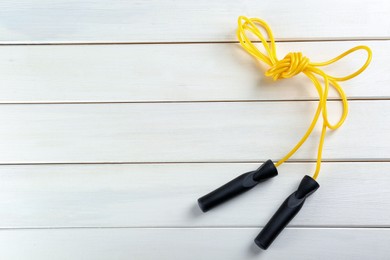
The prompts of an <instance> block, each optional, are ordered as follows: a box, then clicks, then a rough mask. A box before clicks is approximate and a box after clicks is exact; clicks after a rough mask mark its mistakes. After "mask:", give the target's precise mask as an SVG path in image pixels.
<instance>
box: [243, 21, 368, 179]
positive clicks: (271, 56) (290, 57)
mask: <svg viewBox="0 0 390 260" xmlns="http://www.w3.org/2000/svg"><path fill="white" fill-rule="evenodd" d="M261 30H263V31H265V32H266V36H264V34H263V33H262V31H261ZM247 32H249V33H250V34H252V36H255V37H256V38H257V39H258V41H260V43H261V45H262V47H263V49H264V50H265V52H263V51H260V50H259V49H258V48H257V47H256V45H255V44H254V43H253V42H252V41H251V39H250V38H249V37H248V35H247ZM237 38H238V40H239V41H240V44H241V46H242V47H243V48H244V49H245V50H246V51H247V52H248V53H249V54H250V55H252V56H253V57H254V58H255V59H257V60H260V61H262V62H264V63H266V64H268V65H269V69H268V70H267V71H266V72H265V75H266V76H268V77H272V78H273V79H274V80H278V79H287V78H291V77H294V76H295V75H297V74H299V73H303V74H305V75H306V76H307V77H308V78H309V79H310V80H311V81H312V83H313V85H314V87H315V88H316V90H317V93H318V96H319V102H318V107H317V110H316V112H315V115H314V117H313V120H312V122H311V124H310V126H309V128H308V129H307V131H306V133H305V134H304V135H303V137H302V138H301V139H300V141H299V142H298V143H297V144H296V145H295V146H294V147H293V149H291V151H290V152H289V153H287V154H286V155H285V156H284V157H283V158H282V159H281V160H279V161H278V162H277V163H276V166H279V165H281V164H282V163H283V162H285V161H286V160H288V159H289V158H290V157H291V156H292V155H293V154H294V153H295V152H296V151H297V150H298V149H299V148H300V147H301V146H302V144H303V143H304V142H305V141H306V140H307V138H308V137H309V136H310V134H311V133H312V131H313V129H314V128H315V126H316V124H317V121H318V119H319V117H320V116H321V115H322V119H323V123H322V130H321V136H320V141H319V145H318V152H317V164H316V170H315V173H314V176H313V178H314V179H316V178H317V177H318V174H319V171H320V168H321V158H322V149H323V145H324V140H325V135H326V131H327V129H330V130H336V129H337V128H339V127H340V126H341V125H342V124H343V123H344V121H345V119H346V118H347V115H348V100H347V96H346V94H345V92H344V90H343V88H342V87H341V86H340V84H339V83H338V82H340V81H346V80H349V79H352V78H354V77H356V76H357V75H359V74H360V73H362V72H363V71H364V70H365V69H366V68H367V67H368V65H369V64H370V62H371V58H372V51H371V49H370V48H369V47H367V46H363V45H361V46H356V47H353V48H351V49H349V50H347V51H346V52H343V53H342V54H340V55H338V56H337V57H335V58H333V59H330V60H328V61H324V62H311V61H310V60H309V59H308V58H307V57H305V56H303V55H302V53H301V52H290V53H288V54H287V55H286V56H285V57H284V58H283V59H281V60H279V59H278V57H277V55H276V44H275V39H274V36H273V33H272V30H271V28H270V27H269V26H268V24H267V23H266V22H265V21H263V20H261V19H258V18H247V17H245V16H240V17H239V18H238V29H237ZM267 39H268V41H267ZM359 50H364V51H366V52H367V59H366V61H365V63H364V64H363V66H361V67H360V68H359V69H358V70H356V71H355V72H353V73H351V74H349V75H346V76H343V77H334V76H331V75H329V74H327V73H325V72H324V71H323V70H322V69H320V68H319V67H322V66H327V65H330V64H333V63H335V62H337V61H339V60H340V59H342V58H344V57H346V56H348V55H349V54H351V53H353V52H355V51H359ZM320 80H321V81H323V83H324V84H323V85H322V84H321V82H320ZM329 87H332V88H333V89H335V90H336V93H337V94H338V95H339V97H340V99H341V103H342V106H343V112H342V114H341V116H340V119H339V121H337V122H336V123H335V124H331V123H330V122H329V119H328V111H327V102H328V93H329Z"/></svg>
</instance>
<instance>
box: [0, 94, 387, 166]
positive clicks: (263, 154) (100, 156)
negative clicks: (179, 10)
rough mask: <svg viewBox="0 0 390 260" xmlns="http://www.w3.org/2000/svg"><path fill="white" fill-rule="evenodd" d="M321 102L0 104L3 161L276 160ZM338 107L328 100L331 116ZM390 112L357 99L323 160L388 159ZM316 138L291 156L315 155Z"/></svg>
mask: <svg viewBox="0 0 390 260" xmlns="http://www.w3.org/2000/svg"><path fill="white" fill-rule="evenodd" d="M316 103H317V102H307V101H305V102H249V103H248V102H244V103H241V102H233V103H231V102H228V103H223V102H221V103H173V104H170V103H165V104H161V103H157V104H75V105H74V104H73V105H69V104H67V105H63V104H62V105H58V104H57V105H52V104H49V105H42V104H40V105H1V106H0V118H1V119H2V127H1V128H0V136H1V137H2V138H1V139H0V154H2V156H1V160H0V163H2V164H4V163H58V162H65V163H69V162H70V163H80V162H81V163H82V162H199V161H201V162H215V161H220V162H229V161H241V162H248V161H259V160H266V159H270V158H271V159H274V160H276V159H278V158H281V157H282V156H284V154H286V153H287V152H288V151H289V150H290V149H291V148H292V147H293V146H294V145H295V144H296V142H297V141H298V140H299V138H300V136H301V135H303V133H304V132H305V131H306V129H307V127H308V125H309V123H310V120H311V117H312V116H313V114H314V110H315V108H316ZM340 109H341V108H340V105H339V102H336V101H333V102H330V104H329V114H330V115H334V114H337V113H338V112H340ZM389 111H390V102H387V101H351V102H350V115H349V118H348V120H347V122H346V124H345V125H344V126H343V127H342V128H341V129H339V130H338V131H337V133H330V134H329V135H328V136H327V139H326V145H325V147H324V154H323V158H324V159H325V160H354V161H356V160H388V159H389V158H390V154H389V151H390V147H389V145H390V142H389V136H388V133H389V131H390V124H389V121H388V120H384V119H385V118H387V117H388V114H389ZM332 118H333V117H332ZM333 120H334V118H333ZM318 135H319V129H317V130H315V131H314V133H313V134H312V137H310V138H309V139H308V140H307V143H306V144H305V145H304V147H302V149H301V150H299V151H298V152H297V154H296V155H295V156H294V158H293V159H301V160H313V159H315V158H316V150H317V145H318ZM363 137H364V138H363Z"/></svg>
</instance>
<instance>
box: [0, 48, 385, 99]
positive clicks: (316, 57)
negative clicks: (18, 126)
mask: <svg viewBox="0 0 390 260" xmlns="http://www.w3.org/2000/svg"><path fill="white" fill-rule="evenodd" d="M361 44H366V45H369V46H370V47H371V48H372V49H373V52H374V58H373V62H372V63H371V65H370V67H369V68H368V69H367V70H366V71H365V72H364V73H363V74H362V75H360V76H359V77H357V78H355V79H353V80H350V81H347V82H342V86H343V87H344V89H345V91H346V93H347V95H348V96H349V97H350V98H389V97H390V88H388V87H387V86H388V85H390V75H389V73H387V71H389V70H390V65H389V62H388V60H389V59H390V51H389V46H390V45H389V42H388V41H368V42H349V41H348V42H299V43H291V42H289V43H278V53H279V56H280V57H283V56H284V55H285V54H287V53H288V52H289V51H302V52H303V53H304V54H305V55H307V57H309V58H311V59H312V60H313V61H320V60H328V59H330V58H331V57H334V56H336V55H338V54H339V53H341V52H343V51H345V50H347V49H349V48H351V47H352V46H356V45H361ZM319 49H320V50H321V52H318V50H319ZM0 57H1V59H0V71H1V73H0V82H2V84H1V85H0V92H1V96H0V102H85V101H88V102H100V101H104V102H113V101H114V102H118V101H119V102H121V101H127V102H128V101H130V102H132V101H204V100H211V101H213V100H291V99H309V98H316V97H317V93H316V90H315V88H314V87H313V86H312V83H311V81H310V80H309V79H307V78H305V77H304V76H297V77H295V78H293V79H289V80H280V81H277V82H274V81H273V80H271V79H268V78H266V77H265V76H264V72H265V67H259V66H257V64H256V63H255V62H254V60H253V59H252V57H250V56H249V55H248V54H247V53H245V52H244V51H243V50H242V48H241V47H240V46H239V45H238V44H184V45H183V44H173V45H171V44H162V45H160V44H156V45H155V44H152V45H92V46H91V45H71V46H47V45H46V46H1V47H0ZM365 58H366V57H365V53H363V52H362V53H356V54H354V55H352V56H351V57H348V58H347V59H346V60H345V61H342V62H340V63H339V64H335V65H332V66H331V67H329V68H328V70H327V71H329V73H330V74H331V75H342V74H347V73H350V72H352V71H353V70H356V69H357V68H358V67H359V66H361V64H362V63H363V61H364V60H365ZM330 96H331V97H337V95H335V94H334V93H330Z"/></svg>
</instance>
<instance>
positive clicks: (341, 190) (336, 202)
mask: <svg viewBox="0 0 390 260" xmlns="http://www.w3.org/2000/svg"><path fill="white" fill-rule="evenodd" d="M258 166H259V164H240V163H235V164H231V163H230V164H229V163H223V164H145V165H142V164H141V165H25V166H21V165H18V166H0V179H1V182H0V198H1V200H0V219H1V223H0V228H52V227H56V228H58V227H61V228H64V227H154V228H157V227H261V226H264V225H265V223H266V222H267V221H268V219H269V218H270V217H271V216H272V214H273V213H274V212H275V210H276V209H277V208H278V205H280V204H281V203H282V202H283V201H284V199H285V198H286V197H287V196H288V195H290V194H291V193H292V192H293V191H294V190H295V189H296V188H297V186H298V184H299V182H300V180H301V178H302V177H303V176H304V175H305V174H307V175H311V174H312V173H313V171H314V164H312V163H310V164H309V163H288V164H286V165H282V166H281V167H280V168H279V176H277V177H275V178H274V179H272V180H270V181H268V182H265V183H262V184H259V185H258V186H257V187H256V188H254V189H252V190H251V191H250V192H248V193H245V194H243V195H241V196H240V197H237V198H235V199H233V200H231V201H229V202H228V203H226V204H224V205H221V206H220V207H218V208H215V209H213V210H211V211H210V212H207V213H206V214H203V213H201V211H200V209H199V208H198V205H197V203H196V201H197V199H198V198H199V197H201V196H203V195H205V194H206V193H208V192H210V191H212V190H214V189H215V188H217V187H219V186H221V185H222V184H224V183H226V182H227V181H229V180H231V179H233V178H234V177H236V176H237V175H239V174H241V173H244V172H246V171H250V170H253V169H256V168H257V167H258ZM389 172H390V163H324V164H323V168H322V173H321V175H320V178H319V182H320V184H321V188H320V189H319V190H318V191H317V192H316V193H315V194H314V195H313V196H312V197H310V198H309V199H308V200H307V201H306V203H305V207H304V208H303V209H302V210H301V212H300V213H299V215H298V216H297V217H296V218H295V219H294V220H293V221H292V222H291V224H290V227H297V226H299V227H302V226H310V227H336V226H337V227H390V191H389V190H388V189H387V186H388V183H389V182H390V175H389V174H388V173H389ZM373 216H375V217H373Z"/></svg>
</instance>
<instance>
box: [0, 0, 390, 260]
mask: <svg viewBox="0 0 390 260" xmlns="http://www.w3.org/2000/svg"><path fill="white" fill-rule="evenodd" d="M0 10H1V12H0V93H1V94H0V103H3V104H0V119H1V126H0V259H7V260H8V259H11V260H12V259H39V260H46V259H47V260H52V259H93V260H95V259H137V260H144V259H173V258H177V259H258V258H261V259H389V258H390V251H389V248H388V246H387V245H388V244H389V242H390V241H389V239H390V234H389V227H390V223H389V222H390V215H389V214H390V203H389V201H390V200H389V199H390V198H389V197H390V192H389V189H388V186H389V185H388V183H389V181H390V180H389V178H390V175H389V174H388V172H389V167H390V166H389V165H390V139H389V138H390V137H389V134H388V133H389V132H390V131H389V130H390V124H389V120H388V118H389V111H390V107H389V105H390V103H389V101H388V99H389V97H390V95H389V88H388V86H389V83H390V77H389V73H388V71H389V65H388V60H389V58H390V57H389V53H390V51H389V47H390V45H389V41H388V40H389V39H390V19H389V17H390V2H389V1H387V0H362V1H352V0H346V1H336V0H330V1H309V0H305V1H299V2H296V1H295V2H293V1H282V0H265V1H255V2H254V1H249V0H248V1H247V0H245V1H231V0H228V1H213V2H210V1H206V0H199V1H174V0H168V1H157V0H150V1H138V0H137V1H119V0H114V1H100V0H99V1H97V0H82V1H76V0H71V1H65V0H54V1H48V0H39V1H33V0H17V1H10V0H5V1H1V3H0ZM238 15H247V16H255V17H261V18H263V19H265V20H266V21H267V22H269V24H270V25H271V27H272V29H273V30H274V33H275V36H276V38H277V39H278V41H282V42H279V43H278V53H279V56H280V57H283V55H284V54H286V53H287V52H289V51H302V52H303V53H304V54H305V55H307V56H308V57H309V58H310V59H312V60H313V61H321V60H326V59H328V58H331V57H333V56H335V55H337V54H339V53H340V52H341V51H344V50H346V49H349V48H350V47H352V46H355V45H358V44H367V45H369V46H370V47H371V48H372V49H373V55H374V56H373V62H372V64H371V65H370V67H369V68H368V70H367V71H366V72H365V73H364V74H363V75H362V76H360V77H358V78H356V79H353V80H351V81H348V82H343V84H342V86H343V87H344V88H345V90H346V92H347V94H348V96H349V97H350V98H352V99H358V100H354V101H351V110H350V116H349V118H348V120H347V121H346V124H345V125H344V126H343V127H342V128H341V129H340V130H339V131H337V132H336V133H334V134H329V135H328V136H327V140H326V144H325V151H324V158H325V161H327V162H326V163H324V165H323V169H322V174H321V176H320V179H319V181H320V184H321V188H320V189H319V190H318V192H316V193H315V194H314V196H312V197H311V198H310V199H309V200H308V201H307V202H306V207H304V209H303V210H302V211H301V212H300V214H299V215H298V216H297V218H295V219H294V220H293V222H292V223H291V226H290V228H288V229H287V230H286V231H285V232H283V233H282V234H281V236H280V237H279V238H278V239H277V240H276V241H275V243H274V244H273V246H272V247H271V248H270V249H269V250H267V251H263V252H260V250H258V249H257V248H256V247H255V246H254V244H253V238H254V237H255V236H256V235H257V234H258V232H259V230H260V228H261V227H262V226H264V224H265V223H266V221H267V220H268V219H269V217H270V216H271V215H272V214H273V212H274V210H275V209H276V208H277V207H278V205H279V204H280V203H281V202H282V201H283V200H284V198H285V197H286V196H287V195H288V194H290V193H291V192H292V191H293V190H294V189H295V187H296V185H297V184H298V182H299V180H300V178H301V177H302V176H303V175H304V174H311V173H312V172H313V170H314V164H313V163H309V162H308V161H312V160H313V159H314V158H315V153H316V147H317V142H318V129H317V130H316V132H315V133H314V134H313V137H312V138H310V139H309V140H308V143H307V144H306V145H305V146H304V147H302V150H301V151H299V153H298V154H297V155H296V156H295V157H294V159H293V161H295V162H291V163H287V164H285V165H283V166H281V167H280V176H278V177H277V178H275V179H273V180H272V181H269V182H267V183H263V184H262V185H259V186H258V187H256V188H255V189H253V191H251V192H250V193H247V194H244V195H242V196H241V197H240V198H237V199H235V200H233V201H231V202H230V203H228V204H226V205H223V206H221V207H219V208H217V209H215V210H213V211H211V212H208V213H207V214H201V213H200V211H199V209H198V208H197V206H196V199H197V198H198V197H199V196H201V195H203V194H205V193H207V192H209V191H210V190H212V189H214V188H215V187H218V186H219V185H221V184H223V183H225V182H226V181H228V180H230V179H231V178H233V177H234V176H236V175H237V174H239V173H242V172H245V171H248V170H252V169H253V168H256V167H257V166H258V163H255V162H259V161H263V160H265V159H268V158H272V159H278V158H280V157H281V156H283V155H284V154H285V153H286V152H287V151H288V150H289V149H290V148H291V147H292V146H293V145H294V144H295V142H296V141H297V140H298V139H299V137H300V136H301V135H302V134H303V132H304V131H305V130H306V127H307V126H308V124H309V122H310V117H311V116H312V115H313V113H314V109H315V104H316V102H312V101H307V100H314V99H316V95H315V93H314V91H313V87H312V86H311V85H310V82H309V81H308V80H305V79H303V77H302V76H298V77H296V78H294V79H291V80H288V81H287V80H286V81H280V82H271V81H270V80H269V79H266V78H265V77H264V75H263V73H264V68H263V67H261V66H257V65H256V63H255V62H254V61H253V59H252V58H251V57H249V56H248V55H247V54H246V53H244V52H243V51H242V49H241V48H240V47H239V45H238V44H237V43H233V42H235V41H236V37H235V35H234V34H235V29H236V24H237V23H236V19H237V16H238ZM346 39H348V41H341V40H346ZM312 40H315V41H312ZM321 40H326V41H324V42H321ZM351 40H353V41H351ZM283 41H284V42H283ZM293 41H297V42H293ZM316 41H317V42H316ZM318 41H320V42H318ZM184 42H186V43H185V44H180V43H184ZM221 42H225V43H221ZM57 43H65V45H57ZM67 43H70V45H66V44H67ZM75 43H81V44H80V45H75ZM90 43H103V44H98V45H96V44H90ZM104 43H109V44H104ZM118 43H130V44H118ZM135 43H137V44H135ZM15 44H19V45H15ZM319 50H320V51H319ZM363 58H364V57H363V55H362V54H357V55H356V56H353V57H349V58H348V59H347V60H344V61H343V62H341V63H340V64H337V65H335V66H332V67H330V68H329V71H330V72H331V73H334V74H339V73H344V72H348V71H352V70H353V69H356V68H357V67H358V66H359V64H361V59H363ZM331 97H332V98H334V97H335V96H334V95H333V94H331ZM302 99H303V100H306V101H299V102H298V101H297V100H302ZM374 99H376V100H374ZM172 101H173V103H171V102H172ZM193 101H200V102H193ZM204 101H207V102H204ZM214 101H228V102H214ZM237 101H244V102H237ZM247 101H249V102H247ZM252 101H260V102H252ZM110 102H118V103H117V104H112V103H110ZM121 102H123V103H121ZM126 102H128V103H126ZM132 102H135V103H134V104H132ZM137 102H141V103H137ZM155 102H157V103H155ZM4 103H5V104H4ZM15 103H23V104H15ZM29 103H49V104H29ZM52 103H71V104H52ZM75 103H76V104H75ZM84 103H87V104H84ZM90 103H92V104H90ZM97 103H99V104H97ZM339 109H340V106H339V104H338V103H337V102H331V105H330V110H331V113H333V112H337V111H339ZM297 161H301V162H297ZM123 162H128V163H129V164H123ZM158 162H160V163H158ZM188 162H198V163H188ZM199 162H203V163H199ZM205 162H219V163H205ZM244 162H246V163H244ZM250 162H252V163H250ZM58 163H65V164H58Z"/></svg>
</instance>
